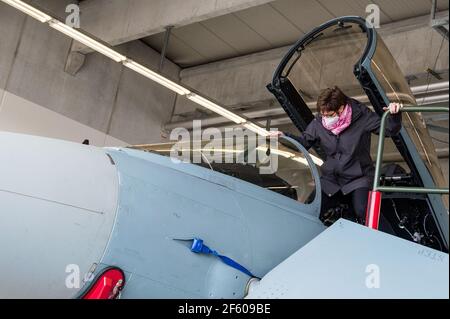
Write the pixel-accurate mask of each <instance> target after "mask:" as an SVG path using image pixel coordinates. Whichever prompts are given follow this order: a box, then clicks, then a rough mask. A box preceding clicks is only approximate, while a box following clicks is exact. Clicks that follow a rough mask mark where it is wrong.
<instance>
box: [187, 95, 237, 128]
mask: <svg viewBox="0 0 450 319" xmlns="http://www.w3.org/2000/svg"><path fill="white" fill-rule="evenodd" d="M187 98H188V99H189V100H191V101H193V102H195V103H197V104H199V105H201V106H203V107H205V108H207V109H209V110H211V111H213V112H215V113H217V114H220V115H222V116H223V117H226V118H227V119H229V120H230V121H233V122H235V123H236V124H242V123H245V122H246V120H245V119H244V118H243V117H240V116H239V115H237V114H235V113H233V112H230V111H228V110H227V109H225V108H224V107H222V106H219V105H217V104H215V103H213V102H211V101H210V100H207V99H205V98H204V97H201V96H200V95H197V94H195V93H191V94H189V95H188V96H187Z"/></svg>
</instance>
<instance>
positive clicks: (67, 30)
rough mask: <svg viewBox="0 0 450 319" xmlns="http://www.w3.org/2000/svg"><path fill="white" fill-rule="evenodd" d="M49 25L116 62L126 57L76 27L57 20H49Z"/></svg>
mask: <svg viewBox="0 0 450 319" xmlns="http://www.w3.org/2000/svg"><path fill="white" fill-rule="evenodd" d="M49 25H50V26H51V27H52V28H53V29H55V30H58V31H60V32H62V33H64V34H65V35H67V36H69V37H71V38H72V39H74V40H76V41H78V42H80V43H83V44H84V45H86V46H88V47H90V48H91V49H93V50H95V51H97V52H99V53H101V54H103V55H106V56H107V57H109V58H111V59H113V60H114V61H116V62H122V61H125V60H126V59H127V57H126V56H124V55H122V54H120V53H118V52H117V51H115V50H113V49H111V48H110V47H108V46H106V45H104V44H103V43H100V42H98V41H96V40H94V39H92V38H91V37H89V36H87V35H85V34H83V33H81V32H80V31H78V30H77V29H74V28H72V27H70V26H68V25H67V24H64V23H62V22H60V21H58V20H51V21H49Z"/></svg>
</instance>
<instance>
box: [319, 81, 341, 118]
mask: <svg viewBox="0 0 450 319" xmlns="http://www.w3.org/2000/svg"><path fill="white" fill-rule="evenodd" d="M347 100H348V97H347V96H346V95H345V94H344V93H343V92H342V91H341V89H339V88H338V87H337V86H334V87H332V88H328V89H325V90H323V91H322V92H321V93H320V95H319V98H318V100H317V112H319V114H320V113H322V112H337V111H338V110H339V108H340V107H341V106H342V105H345V104H346V103H347Z"/></svg>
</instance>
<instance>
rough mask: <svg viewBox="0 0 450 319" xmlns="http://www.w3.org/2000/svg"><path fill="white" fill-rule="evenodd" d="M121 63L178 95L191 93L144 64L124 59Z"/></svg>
mask: <svg viewBox="0 0 450 319" xmlns="http://www.w3.org/2000/svg"><path fill="white" fill-rule="evenodd" d="M123 65H125V66H126V67H127V68H129V69H131V70H133V71H135V72H137V73H139V74H141V75H143V76H145V77H147V78H149V79H150V80H153V81H155V82H157V83H159V84H161V85H163V86H165V87H166V88H168V89H170V90H172V91H174V92H176V93H178V94H179V95H187V94H189V93H191V91H189V90H188V89H186V88H185V87H183V86H181V85H179V84H177V83H175V82H173V81H171V80H169V79H167V78H165V77H163V76H162V75H160V74H158V73H156V72H154V71H152V70H150V69H148V68H146V67H145V66H143V65H141V64H139V63H137V62H135V61H133V60H125V61H123Z"/></svg>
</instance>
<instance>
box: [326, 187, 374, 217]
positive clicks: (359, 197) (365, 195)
mask: <svg viewBox="0 0 450 319" xmlns="http://www.w3.org/2000/svg"><path fill="white" fill-rule="evenodd" d="M368 199H369V189H368V188H358V189H356V190H354V191H353V192H351V193H349V194H347V195H344V194H343V193H342V192H341V191H339V192H337V193H336V194H334V195H333V196H331V197H330V196H328V194H325V193H323V192H322V207H321V214H322V215H323V214H325V213H326V212H327V211H328V210H329V209H331V208H335V207H336V206H338V205H339V204H342V203H347V204H349V205H350V206H351V207H352V208H353V211H354V212H355V215H356V216H355V217H356V218H357V220H358V222H359V223H361V224H364V223H365V219H366V210H367V202H368Z"/></svg>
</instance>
